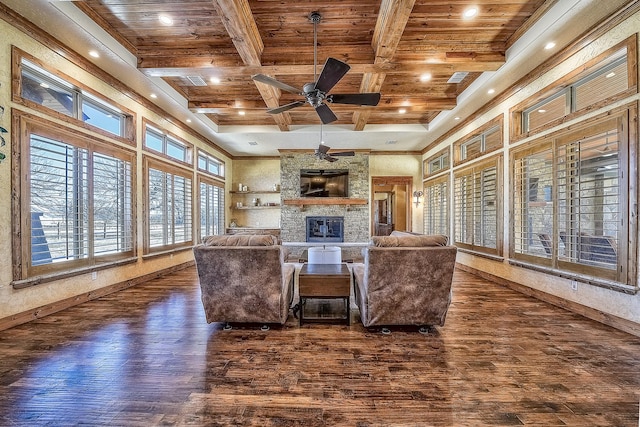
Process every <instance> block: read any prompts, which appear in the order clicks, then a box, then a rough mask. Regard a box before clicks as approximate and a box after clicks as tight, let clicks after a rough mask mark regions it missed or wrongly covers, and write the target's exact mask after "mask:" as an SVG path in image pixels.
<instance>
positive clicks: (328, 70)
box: [251, 12, 380, 124]
mask: <svg viewBox="0 0 640 427" xmlns="http://www.w3.org/2000/svg"><path fill="white" fill-rule="evenodd" d="M321 19H322V16H321V15H320V13H319V12H312V13H311V14H310V15H309V20H310V21H311V22H312V23H313V77H314V82H310V83H306V84H305V85H304V86H303V87H302V90H300V89H297V88H295V87H293V86H290V85H288V84H286V83H283V82H281V81H278V80H276V79H274V78H272V77H269V76H267V75H264V74H255V75H253V76H252V77H251V78H252V79H253V80H254V81H257V82H261V83H264V84H268V85H270V86H274V87H277V88H278V89H281V90H284V91H286V92H290V93H294V94H296V95H300V96H303V97H304V98H305V101H294V102H291V103H289V104H286V105H282V106H280V107H278V108H272V109H269V110H267V113H270V114H280V113H283V112H285V111H288V110H291V109H292V108H296V107H300V106H302V105H305V104H307V103H308V104H309V105H311V106H312V107H313V108H314V109H315V110H316V113H317V114H318V117H320V120H321V121H322V123H323V124H329V123H332V122H335V121H336V120H338V117H337V116H336V115H335V114H334V112H333V111H331V108H330V107H329V105H328V104H349V105H369V106H376V105H378V102H380V93H345V94H329V91H330V90H331V89H332V88H333V87H334V86H335V85H336V84H337V83H338V82H339V81H340V80H341V79H342V78H343V77H344V76H345V74H347V72H348V71H349V69H350V68H351V67H350V66H349V64H347V63H345V62H342V61H340V60H338V59H335V58H327V60H326V61H325V63H324V66H323V67H322V72H321V73H320V76H319V77H318V78H317V79H316V75H317V74H316V68H317V66H318V53H317V52H318V41H317V30H318V29H317V25H318V23H320V21H321Z"/></svg>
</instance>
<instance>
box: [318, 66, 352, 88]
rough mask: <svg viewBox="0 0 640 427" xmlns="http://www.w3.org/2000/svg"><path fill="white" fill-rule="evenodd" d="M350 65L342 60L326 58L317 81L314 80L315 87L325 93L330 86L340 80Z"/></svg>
mask: <svg viewBox="0 0 640 427" xmlns="http://www.w3.org/2000/svg"><path fill="white" fill-rule="evenodd" d="M350 68H351V67H350V66H349V65H348V64H347V63H345V62H342V61H339V60H337V59H335V58H327V61H326V62H325V63H324V67H323V68H322V72H321V73H320V77H318V81H317V82H316V89H318V90H320V91H322V92H324V93H327V92H329V91H330V90H331V88H332V87H334V86H335V85H336V83H338V82H339V81H340V79H341V78H342V77H344V75H345V74H347V71H349V69H350Z"/></svg>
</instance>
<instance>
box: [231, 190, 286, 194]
mask: <svg viewBox="0 0 640 427" xmlns="http://www.w3.org/2000/svg"><path fill="white" fill-rule="evenodd" d="M229 194H280V192H279V191H273V190H266V191H229Z"/></svg>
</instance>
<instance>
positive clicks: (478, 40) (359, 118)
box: [1, 0, 591, 155]
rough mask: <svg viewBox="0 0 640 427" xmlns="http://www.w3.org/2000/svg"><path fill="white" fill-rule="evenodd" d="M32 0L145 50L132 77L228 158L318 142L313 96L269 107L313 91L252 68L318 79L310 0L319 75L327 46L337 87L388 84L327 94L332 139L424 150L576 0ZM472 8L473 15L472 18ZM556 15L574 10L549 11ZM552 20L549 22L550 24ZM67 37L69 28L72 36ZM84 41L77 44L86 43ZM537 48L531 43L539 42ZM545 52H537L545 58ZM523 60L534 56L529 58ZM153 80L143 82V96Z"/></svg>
mask: <svg viewBox="0 0 640 427" xmlns="http://www.w3.org/2000/svg"><path fill="white" fill-rule="evenodd" d="M1 1H2V2H3V3H7V4H9V6H10V7H12V5H13V7H15V8H16V9H18V11H20V10H22V11H23V12H24V11H25V8H28V7H27V6H25V4H24V3H23V2H22V1H21V0H16V1H13V0H1ZM32 1H33V3H32V4H35V3H40V4H43V5H46V7H51V6H53V7H54V8H55V9H56V13H52V14H49V15H48V19H45V18H47V15H46V12H42V11H40V12H39V14H38V13H35V12H34V11H31V12H30V13H26V15H29V14H31V15H32V16H35V18H39V20H40V21H41V22H42V24H41V25H42V26H50V27H51V28H47V30H48V31H50V32H51V33H53V34H56V33H61V31H60V28H59V27H60V25H61V24H62V25H67V26H68V28H66V30H67V32H73V31H80V30H84V31H85V33H90V34H91V37H93V38H95V39H98V40H100V41H101V42H102V44H103V47H104V48H109V47H110V46H114V45H117V46H118V48H119V49H122V50H123V52H124V54H123V53H120V54H117V55H111V57H112V59H114V60H115V59H122V58H125V59H124V61H125V62H126V61H127V59H126V58H129V61H130V62H131V61H135V64H131V65H133V66H134V67H135V68H136V70H137V73H136V74H138V76H137V77H136V79H137V80H136V81H140V80H141V79H140V78H141V77H143V78H144V79H146V82H148V84H147V87H148V86H149V85H150V86H151V87H152V88H153V87H156V88H157V90H156V92H158V91H159V92H161V94H162V95H163V96H168V97H171V98H172V99H173V100H174V101H175V102H174V106H173V107H172V108H171V112H172V113H174V114H175V115H176V116H177V117H178V118H182V117H190V118H191V117H192V118H194V120H193V122H195V123H194V124H193V125H192V126H194V127H195V128H198V130H199V131H201V132H202V129H203V127H205V128H206V130H205V131H204V132H203V133H204V134H205V135H207V136H208V137H210V138H211V139H212V140H213V141H215V142H216V143H217V144H219V145H220V146H221V147H222V148H224V149H225V150H227V151H228V152H229V153H231V154H232V155H253V154H255V155H274V154H277V150H278V149H283V148H284V149H292V148H312V147H314V146H317V143H318V142H319V136H318V130H319V125H320V119H319V117H318V115H317V114H316V112H315V111H314V108H313V107H312V106H311V105H309V104H305V105H303V106H300V107H297V108H294V109H291V110H288V111H286V112H283V113H280V114H269V113H267V109H269V108H275V107H278V106H282V105H285V104H288V103H290V102H293V101H297V100H303V99H304V98H302V97H301V96H300V95H296V94H292V93H289V92H286V91H281V90H279V89H277V88H275V87H273V86H269V85H265V84H263V83H260V82H256V81H254V80H252V78H251V77H252V75H254V74H258V73H261V74H265V75H268V76H271V77H273V78H275V79H277V80H279V81H281V82H284V83H286V84H288V85H290V86H293V87H296V88H302V86H303V85H304V84H305V83H308V82H312V81H313V80H314V68H315V67H314V25H313V24H312V23H311V21H310V19H309V15H310V13H311V12H313V11H317V12H319V13H320V14H321V16H322V19H321V21H320V23H319V24H317V46H318V47H317V63H318V67H317V72H318V73H319V72H320V71H321V67H322V64H323V63H324V62H325V60H326V59H327V58H328V57H332V58H336V59H338V60H340V61H343V62H346V63H347V64H349V66H350V67H351V69H350V70H349V72H348V73H347V74H346V76H345V77H344V78H342V79H341V80H340V81H339V82H338V84H336V86H335V87H334V88H333V89H332V90H331V93H357V92H380V93H381V100H380V102H379V104H378V105H377V106H357V105H339V104H330V108H331V109H332V110H333V112H334V113H335V115H336V116H337V120H336V121H335V122H333V123H331V124H330V125H325V126H324V132H325V136H326V137H327V139H329V140H328V141H327V143H328V144H329V145H331V146H332V147H333V146H335V147H340V148H350V149H374V150H376V149H377V150H388V151H393V150H398V151H416V150H420V149H422V148H424V147H425V146H426V145H427V144H428V141H429V138H432V137H433V136H430V135H428V134H429V132H430V131H431V130H432V129H433V125H434V124H437V123H438V121H439V120H440V121H441V122H444V121H446V122H447V123H448V126H449V127H450V126H452V125H453V114H457V113H456V110H458V109H460V108H461V107H462V106H461V105H460V104H461V102H462V100H463V99H467V97H465V96H461V94H468V93H470V91H471V92H478V89H477V87H478V86H480V83H482V82H484V81H485V80H487V79H490V78H491V77H492V76H494V75H497V74H498V73H499V72H500V70H503V69H506V67H505V64H507V57H508V52H509V50H510V49H511V48H512V47H513V46H514V45H515V44H517V43H518V42H519V40H521V39H523V38H524V37H523V36H524V35H525V34H529V33H530V34H534V35H533V37H534V39H533V40H535V37H536V34H537V35H539V34H540V31H545V30H548V29H549V28H550V26H553V25H557V24H558V20H559V19H560V18H566V19H567V22H568V16H569V14H568V12H567V11H569V10H571V8H572V7H573V6H572V5H574V4H577V3H580V1H579V0H560V1H559V0H501V1H496V0H447V1H442V0H323V1H313V0H298V1H284V0H182V1H180V0H84V1H69V2H65V1H60V0H46V1H45V0H32ZM590 2H591V1H584V2H583V3H590ZM26 3H29V2H26ZM43 7H45V6H43ZM563 7H564V9H563ZM471 9H475V10H476V11H477V13H476V14H475V15H474V16H470V17H466V16H465V13H467V12H468V11H470V10H471ZM60 12H62V13H60ZM554 14H565V16H562V15H556V17H555V18H553V15H554ZM57 15H60V17H59V18H56V16H57ZM550 16H551V17H552V19H551V20H550V18H549V17H550ZM27 17H29V16H27ZM556 18H557V19H556ZM544 19H547V21H549V22H548V23H546V24H544ZM36 20H38V19H36ZM52 20H53V21H57V28H56V27H54V25H51V24H50V21H52ZM71 21H72V22H73V25H72V24H71V23H70V22H71ZM541 21H542V22H541ZM542 24H544V25H542ZM535 26H539V27H543V28H542V30H540V29H538V30H536V29H535V28H534V27H535ZM580 31H582V30H580ZM61 37H63V38H64V37H68V38H70V36H69V35H68V34H67V33H62V34H61ZM529 37H531V36H529ZM85 38H86V37H85ZM107 38H108V39H109V40H106V39H107ZM76 39H77V38H76ZM76 39H73V40H71V39H70V42H69V43H71V44H78V43H79V42H77V41H76ZM541 42H542V41H541ZM527 47H528V48H532V47H533V48H535V46H534V44H533V43H527ZM112 50H113V49H112ZM82 53H84V52H82ZM108 56H109V55H107V57H108ZM116 57H118V58H116ZM543 57H544V55H543V54H540V55H539V58H537V59H536V60H538V59H539V60H542V59H543ZM520 61H521V62H523V63H526V62H527V61H525V60H524V59H523V58H522V57H520ZM529 62H530V61H529ZM101 66H103V67H105V69H108V66H107V65H101ZM496 71H497V72H498V73H496ZM112 72H113V73H114V74H118V73H120V74H122V75H123V80H127V79H129V80H131V79H132V76H125V75H124V74H126V73H123V71H122V69H121V70H120V71H112ZM483 79H484V80H483ZM132 84H134V83H132ZM496 84H498V85H499V82H496ZM143 86H145V85H144V84H141V85H140V87H136V89H137V90H139V91H140V93H141V94H143V95H146V93H145V91H146V90H147V89H146V88H144V89H143V88H142V87H143ZM465 91H466V92H465ZM483 91H484V92H486V88H483ZM484 96H485V98H486V94H484ZM486 101H487V100H486V99H484V100H480V101H477V102H486ZM158 102H161V101H158ZM465 102H467V103H469V102H470V101H468V100H467V101H465ZM445 119H446V120H445ZM190 121H192V120H191V119H190ZM441 133H442V132H441ZM331 139H333V141H331Z"/></svg>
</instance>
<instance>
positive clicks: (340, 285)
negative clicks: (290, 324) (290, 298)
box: [298, 264, 351, 325]
mask: <svg viewBox="0 0 640 427" xmlns="http://www.w3.org/2000/svg"><path fill="white" fill-rule="evenodd" d="M298 293H299V295H300V325H302V324H303V323H304V322H330V321H336V320H344V321H346V324H347V325H350V324H351V310H350V301H349V300H350V298H351V273H350V272H349V269H348V268H347V266H346V264H304V265H303V266H302V269H301V270H300V274H299V276H298ZM311 298H318V299H342V300H343V301H344V305H345V312H346V313H345V315H346V317H345V318H344V319H342V318H322V319H317V318H314V319H305V317H304V310H305V304H306V302H307V299H311Z"/></svg>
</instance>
